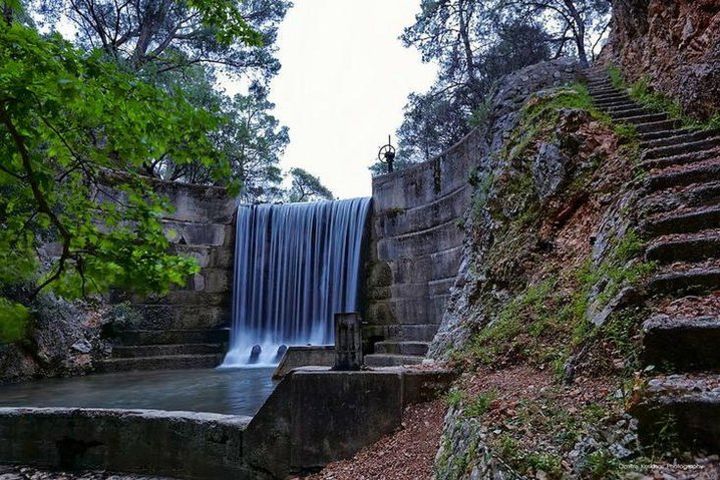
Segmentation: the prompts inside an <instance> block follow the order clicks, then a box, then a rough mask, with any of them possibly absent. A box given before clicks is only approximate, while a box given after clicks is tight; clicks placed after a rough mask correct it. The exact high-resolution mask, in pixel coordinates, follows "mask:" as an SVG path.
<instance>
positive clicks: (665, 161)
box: [638, 149, 720, 171]
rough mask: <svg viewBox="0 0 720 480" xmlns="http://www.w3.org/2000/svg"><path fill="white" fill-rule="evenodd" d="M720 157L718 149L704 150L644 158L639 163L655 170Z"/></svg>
mask: <svg viewBox="0 0 720 480" xmlns="http://www.w3.org/2000/svg"><path fill="white" fill-rule="evenodd" d="M718 157H720V153H718V151H717V150H716V149H709V150H703V151H700V152H692V153H682V154H680V155H673V156H670V157H663V158H653V159H650V160H644V161H642V162H640V164H639V165H638V167H639V168H641V169H643V170H648V171H649V170H654V169H657V168H667V167H672V166H676V165H688V164H691V163H697V162H703V161H705V160H711V159H713V158H718Z"/></svg>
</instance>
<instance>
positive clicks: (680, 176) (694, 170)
mask: <svg viewBox="0 0 720 480" xmlns="http://www.w3.org/2000/svg"><path fill="white" fill-rule="evenodd" d="M719 175H720V162H719V163H711V164H706V165H697V166H689V167H688V168H685V169H683V170H671V171H669V172H664V171H661V172H660V173H657V174H655V175H652V176H650V177H648V178H646V179H645V188H647V189H648V190H649V191H657V190H663V189H667V188H675V187H682V186H686V185H692V184H693V183H704V182H712V181H715V180H717V179H718V178H720V176H719Z"/></svg>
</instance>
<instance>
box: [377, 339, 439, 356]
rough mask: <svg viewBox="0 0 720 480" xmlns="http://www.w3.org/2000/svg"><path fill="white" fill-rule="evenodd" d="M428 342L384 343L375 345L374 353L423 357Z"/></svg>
mask: <svg viewBox="0 0 720 480" xmlns="http://www.w3.org/2000/svg"><path fill="white" fill-rule="evenodd" d="M429 347H430V343H429V342H393V341H384V342H377V343H375V353H390V354H394V355H420V356H424V355H425V354H426V353H427V351H428V348H429Z"/></svg>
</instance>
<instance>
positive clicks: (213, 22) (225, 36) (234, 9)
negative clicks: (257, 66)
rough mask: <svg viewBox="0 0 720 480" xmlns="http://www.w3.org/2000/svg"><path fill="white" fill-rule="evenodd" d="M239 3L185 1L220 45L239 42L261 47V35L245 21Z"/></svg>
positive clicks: (233, 1) (209, 0) (234, 1)
mask: <svg viewBox="0 0 720 480" xmlns="http://www.w3.org/2000/svg"><path fill="white" fill-rule="evenodd" d="M239 3H240V2H237V1H236V0H187V4H188V6H190V7H191V8H193V9H195V10H196V11H197V12H198V13H199V14H200V18H201V19H202V24H203V25H204V26H205V27H206V28H209V29H211V30H212V31H213V32H215V38H216V39H217V41H218V43H220V44H221V45H224V46H229V45H231V44H232V43H233V42H238V41H239V42H244V43H246V44H248V45H252V46H256V47H259V46H262V44H263V37H262V35H261V34H260V33H259V32H257V31H255V30H253V28H252V27H250V25H248V23H247V22H246V21H245V19H244V18H243V15H242V12H241V11H240V8H239V6H238V5H239Z"/></svg>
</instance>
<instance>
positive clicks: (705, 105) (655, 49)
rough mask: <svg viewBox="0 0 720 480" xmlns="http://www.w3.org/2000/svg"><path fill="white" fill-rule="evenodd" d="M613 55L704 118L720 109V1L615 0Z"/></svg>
mask: <svg viewBox="0 0 720 480" xmlns="http://www.w3.org/2000/svg"><path fill="white" fill-rule="evenodd" d="M609 50H610V52H609V53H610V56H611V57H612V61H613V62H614V63H617V64H619V65H620V66H621V67H622V69H623V71H624V73H625V74H626V75H627V76H628V78H629V79H630V80H637V79H639V78H641V77H643V76H648V77H649V79H650V80H651V84H652V86H653V87H654V88H655V89H656V90H657V91H659V92H662V93H663V94H665V95H667V96H670V97H672V98H674V99H676V100H678V101H680V103H681V104H682V106H683V107H684V108H685V110H686V111H687V112H688V113H690V114H693V115H695V116H697V117H699V118H701V119H703V118H707V117H710V116H712V115H714V114H715V113H717V111H718V109H719V108H720V4H719V3H718V2H717V1H715V0H679V1H672V2H670V1H665V0H614V1H613V30H612V34H611V39H610V43H609Z"/></svg>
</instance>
